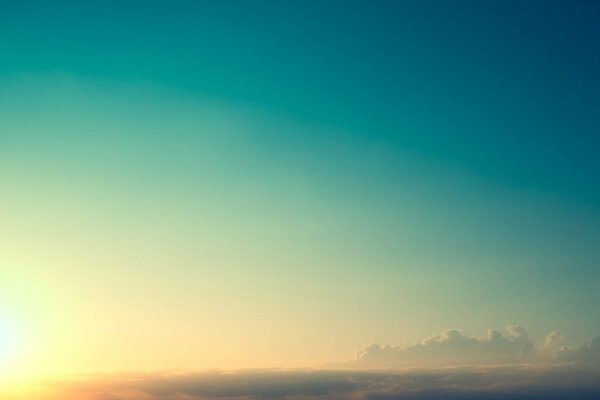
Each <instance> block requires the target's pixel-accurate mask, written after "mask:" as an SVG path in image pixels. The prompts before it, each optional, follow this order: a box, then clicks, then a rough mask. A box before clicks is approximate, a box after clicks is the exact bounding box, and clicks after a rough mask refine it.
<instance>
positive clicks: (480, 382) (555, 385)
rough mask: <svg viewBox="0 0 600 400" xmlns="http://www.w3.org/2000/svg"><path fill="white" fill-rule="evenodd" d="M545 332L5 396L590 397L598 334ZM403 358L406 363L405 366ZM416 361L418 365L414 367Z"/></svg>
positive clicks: (520, 331) (110, 377)
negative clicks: (291, 366)
mask: <svg viewBox="0 0 600 400" xmlns="http://www.w3.org/2000/svg"><path fill="white" fill-rule="evenodd" d="M562 340H563V336H562V335H561V334H560V333H558V332H551V333H549V334H548V335H547V336H546V337H545V339H544V340H543V342H542V343H540V344H539V345H535V344H534V343H533V342H532V341H531V340H530V338H529V335H528V334H527V331H526V330H525V329H524V328H522V327H520V326H518V325H510V326H508V327H507V328H506V333H505V334H502V333H500V332H498V331H493V330H492V331H490V332H488V335H487V337H485V338H481V339H480V338H476V337H471V336H467V335H465V334H463V333H461V332H460V331H458V330H445V331H443V332H441V333H440V334H438V335H434V336H431V337H428V338H425V339H423V340H420V341H418V342H416V343H415V344H413V345H411V346H408V347H406V348H400V347H397V346H388V345H379V344H372V345H369V346H366V347H364V348H363V349H361V350H359V351H358V352H357V353H356V356H355V358H354V359H353V360H352V361H350V362H348V363H344V364H340V365H341V366H343V367H344V368H343V369H342V368H336V369H321V370H245V371H236V372H220V371H212V372H202V373H192V372H160V373H159V372H156V373H114V374H96V375H85V376H66V377H65V376H63V377H58V378H57V377H55V378H52V379H46V380H44V381H42V382H38V383H37V386H36V388H37V389H38V390H37V391H36V392H35V393H27V394H23V395H22V396H21V397H19V396H18V395H15V394H14V393H13V394H7V393H6V392H3V391H2V387H1V386H0V398H2V399H7V400H21V399H23V400H24V399H27V400H42V399H43V400H65V399H68V400H319V399H320V400H342V399H350V400H394V399H395V400H402V399H406V400H429V399H441V400H450V399H453V400H456V399H473V400H474V399H480V400H496V399H498V400H499V399H520V400H539V399H565V398H568V399H571V398H577V399H598V398H600V336H599V337H597V338H595V339H593V340H592V341H591V342H589V343H586V344H584V345H583V346H581V347H579V348H567V347H565V346H562ZM407 365H409V366H410V367H406V366H407ZM418 365H423V366H422V367H417V366H418Z"/></svg>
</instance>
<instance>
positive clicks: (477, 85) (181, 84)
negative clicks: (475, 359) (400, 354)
mask: <svg viewBox="0 0 600 400" xmlns="http://www.w3.org/2000/svg"><path fill="white" fill-rule="evenodd" d="M124 3H126V4H124ZM599 18H600V6H599V3H596V2H591V1H576V2H567V1H560V2H555V1H527V2H524V1H502V2H500V1H488V2H482V1H455V2H447V1H424V2H423V1H410V2H401V1H394V2H392V1H389V2H384V1H374V2H367V1H365V2H353V1H345V2H336V1H325V2H323V1H314V2H313V1H302V2H299V1H298V2H296V1H290V2H288V1H272V2H271V1H259V2H250V1H241V2H232V1H223V2H207V3H203V2H192V1H190V2H183V1H170V2H155V1H145V2H117V1H114V2H113V1H102V2H94V1H86V2H75V1H73V2H70V1H55V2H41V1H40V2H33V1H4V2H2V4H1V5H0V221H1V222H0V225H1V226H2V229H1V233H0V277H1V278H2V279H1V280H0V289H2V290H1V292H2V294H0V300H2V301H1V302H0V303H2V304H3V307H4V308H3V309H0V312H3V313H5V315H9V316H11V317H10V318H11V319H14V320H16V321H20V322H18V323H16V324H17V325H20V326H22V328H21V329H22V330H23V331H26V332H28V333H27V334H26V336H27V337H28V338H29V339H27V340H29V342H30V343H37V345H38V348H40V349H41V348H43V347H44V345H43V343H48V341H50V343H53V344H55V345H56V346H55V348H56V349H63V350H64V349H67V350H65V351H64V352H61V354H62V355H61V356H57V354H58V352H59V351H58V350H56V352H57V353H56V354H55V353H52V351H51V350H48V349H47V347H50V346H46V350H44V351H46V352H47V354H46V353H44V354H45V357H47V359H48V360H54V362H50V361H47V360H46V361H45V360H40V359H38V358H39V357H33V356H32V357H33V358H32V359H35V362H36V363H38V364H39V365H40V367H39V368H41V369H44V368H48V367H47V366H48V365H50V364H54V365H56V364H58V365H59V366H61V368H62V367H63V366H64V368H67V366H69V368H75V369H77V368H80V369H94V368H97V369H106V368H130V367H131V368H134V367H135V366H136V365H138V364H140V363H141V364H143V365H148V366H150V367H161V366H165V367H178V366H182V367H188V366H193V365H195V364H194V362H197V360H198V359H202V360H203V361H202V363H201V366H203V367H211V366H217V367H221V366H226V367H231V366H244V367H247V366H273V365H286V366H287V365H289V366H298V365H308V364H315V363H324V362H329V361H337V360H340V359H344V357H350V356H351V355H352V353H353V351H354V350H356V349H357V348H360V347H361V346H363V345H364V344H366V343H369V342H371V341H379V342H383V343H397V344H401V345H407V344H410V343H411V342H413V341H414V340H417V339H420V338H422V337H424V336H427V335H429V334H431V333H434V332H438V331H440V330H441V329H445V328H460V329H463V330H465V331H467V332H469V333H472V334H482V333H483V332H484V331H485V330H487V329H488V328H501V327H503V326H505V325H507V324H510V323H519V324H521V325H525V326H526V327H527V328H528V329H529V332H530V334H531V335H532V336H534V337H536V338H537V337H541V336H542V335H543V334H544V333H546V332H547V331H549V330H552V329H558V330H560V331H561V332H563V333H564V334H565V335H566V336H567V338H568V339H569V340H570V341H571V342H573V343H582V342H583V341H586V340H589V339H590V338H591V337H593V336H596V335H597V334H598V333H600V319H598V318H597V310H598V308H599V307H600V291H599V290H598V287H599V285H600V270H599V269H598V266H599V262H600V251H599V250H598V243H599V240H600V186H599V185H598V182H599V181H600V163H599V161H598V150H599V148H600V139H599V138H598V134H599V133H600V113H599V112H598V109H599V108H600V74H599V71H598V67H599V66H600V25H599V24H598V20H599ZM40 316H43V317H40ZM7 318H8V317H7ZM126 323H127V324H129V326H134V328H133V329H132V330H128V331H127V332H124V330H123V329H122V326H123V324H126ZM157 324H158V325H160V326H161V328H159V329H155V327H156V325H157ZM75 327H76V328H75ZM38 329H39V332H44V334H43V335H40V334H38V333H35V332H38V331H37V330H38ZM149 331H150V333H148V332H149ZM142 332H144V333H143V335H144V337H146V339H144V340H142V341H140V340H139V337H140V335H142ZM161 340H163V341H164V340H166V341H169V342H171V343H180V342H182V341H183V342H185V341H188V342H189V341H190V340H191V341H193V343H195V344H196V345H195V349H197V350H195V351H194V352H192V353H190V352H189V349H186V348H183V347H181V348H180V347H178V346H177V345H174V347H173V348H172V349H171V352H170V353H169V354H167V353H165V354H159V355H155V356H154V358H150V357H149V356H147V355H146V356H143V354H145V353H144V351H145V350H147V349H148V348H151V347H152V346H153V345H154V344H156V343H160V341H161ZM196 341H197V342H196ZM25 342H26V343H27V341H25ZM100 342H102V343H105V344H106V343H108V344H109V345H110V346H108V347H111V348H113V349H114V351H110V350H108V351H106V352H104V354H101V355H99V354H96V353H95V352H94V351H95V350H94V349H95V348H97V347H98V346H100V344H99V343H100ZM32 346H33V345H32ZM25 347H27V345H25ZM215 347H219V348H220V349H221V353H217V352H215V351H214V348H215ZM123 348H126V349H129V350H125V351H124V350H123ZM65 352H66V353H69V352H72V353H74V354H75V353H77V354H78V357H79V358H78V361H77V362H76V363H75V364H74V363H73V360H72V359H71V358H69V357H67V356H64V354H65ZM265 354H268V355H265ZM192 356H193V357H194V358H193V359H192ZM56 357H58V358H59V359H60V361H56V360H57V358H56ZM61 357H62V358H61ZM103 357H104V358H103ZM144 357H146V358H144ZM111 363H112V364H111ZM73 365H75V366H73Z"/></svg>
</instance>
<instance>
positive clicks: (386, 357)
mask: <svg viewBox="0 0 600 400" xmlns="http://www.w3.org/2000/svg"><path fill="white" fill-rule="evenodd" d="M506 330H507V334H506V335H503V334H502V333H501V332H499V331H496V330H490V331H489V332H488V334H487V337H486V338H483V339H479V338H476V337H472V336H467V335H465V334H463V333H462V332H460V331H459V330H456V329H450V330H445V331H443V332H442V333H440V334H438V335H434V336H431V337H428V338H425V339H423V340H420V341H418V342H416V343H414V344H413V345H411V346H408V347H406V348H403V347H399V346H390V345H380V344H377V343H375V344H370V345H368V346H366V347H364V348H362V349H360V350H359V351H358V352H357V353H356V355H355V358H354V363H355V364H357V365H358V366H364V367H402V366H422V365H461V364H500V363H515V362H522V361H527V360H529V359H531V357H532V356H533V354H534V352H535V347H534V345H533V343H532V342H531V341H530V340H529V335H528V334H527V331H526V330H525V329H524V328H523V327H521V326H519V325H509V326H507V327H506Z"/></svg>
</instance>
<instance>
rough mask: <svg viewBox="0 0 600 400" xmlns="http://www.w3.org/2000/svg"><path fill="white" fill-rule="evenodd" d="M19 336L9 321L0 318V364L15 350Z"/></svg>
mask: <svg viewBox="0 0 600 400" xmlns="http://www.w3.org/2000/svg"><path fill="white" fill-rule="evenodd" d="M16 344H17V337H16V333H15V329H14V327H13V326H12V325H11V324H10V323H8V322H7V321H4V320H0V364H3V363H4V362H5V361H6V360H7V359H8V358H9V357H10V356H11V354H12V353H13V352H14V350H15V347H16Z"/></svg>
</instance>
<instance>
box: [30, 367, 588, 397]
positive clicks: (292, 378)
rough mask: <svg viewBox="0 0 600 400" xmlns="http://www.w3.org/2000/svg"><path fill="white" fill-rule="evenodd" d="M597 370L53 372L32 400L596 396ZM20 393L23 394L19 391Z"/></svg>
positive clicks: (463, 368)
mask: <svg viewBox="0 0 600 400" xmlns="http://www.w3.org/2000/svg"><path fill="white" fill-rule="evenodd" d="M599 382H600V381H599V380H598V375H597V374H594V373H590V371H588V370H586V369H582V368H580V367H577V366H576V365H574V364H567V365H561V366H546V367H532V366H500V367H499V366H486V367H460V368H439V369H407V370H363V371H361V370H346V371H340V370H319V371H277V370H270V371H239V372H235V373H219V372H207V373H155V374H111V375H102V376H87V377H81V376H79V377H73V378H64V379H62V380H52V381H48V382H46V383H45V388H46V390H45V392H44V395H43V396H41V397H38V398H36V397H31V396H29V397H27V399H28V400H37V399H40V400H41V399H44V400H64V399H69V400H342V399H344V400H345V399H350V400H393V399H396V400H402V399H406V400H411V399H414V400H428V399H442V400H445V399H448V400H450V399H454V400H455V399H481V400H496V399H498V400H499V399H522V400H534V399H535V400H537V399H565V398H577V399H597V398H600V383H599ZM19 400H20V399H19Z"/></svg>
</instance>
